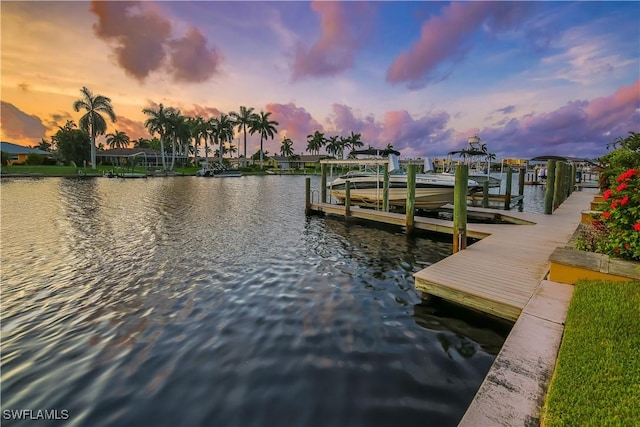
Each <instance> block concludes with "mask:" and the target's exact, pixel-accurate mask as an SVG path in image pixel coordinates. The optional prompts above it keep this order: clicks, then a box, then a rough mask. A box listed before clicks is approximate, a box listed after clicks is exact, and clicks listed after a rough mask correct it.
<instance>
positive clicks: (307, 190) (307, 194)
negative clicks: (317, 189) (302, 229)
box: [304, 177, 311, 215]
mask: <svg viewBox="0 0 640 427" xmlns="http://www.w3.org/2000/svg"><path fill="white" fill-rule="evenodd" d="M310 213H311V178H310V177H306V178H305V179H304V214H305V215H309V214H310Z"/></svg>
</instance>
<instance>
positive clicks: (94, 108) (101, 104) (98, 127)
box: [73, 86, 116, 169]
mask: <svg viewBox="0 0 640 427" xmlns="http://www.w3.org/2000/svg"><path fill="white" fill-rule="evenodd" d="M80 93H82V98H81V99H78V100H76V101H75V102H74V103H73V109H74V110H75V111H80V110H85V111H86V113H85V114H84V115H83V116H82V117H81V118H80V121H79V122H78V124H79V125H80V128H81V129H83V130H85V131H86V132H87V133H88V134H89V135H90V136H91V168H92V169H95V168H96V136H97V135H104V133H105V132H106V131H107V122H106V121H105V119H104V117H102V113H104V114H106V115H107V116H108V117H109V119H111V122H112V123H113V122H115V121H116V114H115V113H114V112H113V106H112V105H111V99H110V98H107V97H106V96H102V95H93V93H92V92H91V91H90V90H89V89H87V88H86V87H85V86H83V87H82V89H80Z"/></svg>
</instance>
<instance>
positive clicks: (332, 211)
mask: <svg viewBox="0 0 640 427" xmlns="http://www.w3.org/2000/svg"><path fill="white" fill-rule="evenodd" d="M452 208H453V206H452V205H447V206H446V207H445V210H450V209H452ZM311 211H312V212H316V213H323V214H329V215H336V216H341V217H345V207H344V205H336V204H332V203H312V204H311ZM467 213H468V214H469V216H471V215H473V214H474V213H477V215H478V216H480V217H483V218H489V217H493V218H496V217H497V218H500V219H502V220H508V219H507V217H509V218H510V219H511V222H513V224H527V223H528V224H534V220H535V215H532V214H527V213H522V212H509V211H498V210H496V209H487V208H473V207H468V208H467ZM348 217H349V218H356V219H362V220H365V221H373V222H378V223H383V224H389V225H396V226H400V227H404V226H406V215H405V214H400V213H393V212H383V211H377V210H373V209H365V208H360V207H358V206H351V209H350V212H349V216H348ZM513 227H519V226H518V225H512V224H473V223H468V224H467V237H470V238H472V239H483V238H485V237H487V236H490V235H492V234H494V233H497V232H498V230H500V229H502V230H506V229H510V230H512V231H515V229H514V228H513ZM414 228H415V229H416V230H423V231H431V232H434V233H443V234H453V221H449V220H446V219H439V218H427V217H421V216H416V217H414Z"/></svg>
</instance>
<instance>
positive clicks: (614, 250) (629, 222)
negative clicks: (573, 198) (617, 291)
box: [578, 169, 640, 261]
mask: <svg viewBox="0 0 640 427" xmlns="http://www.w3.org/2000/svg"><path fill="white" fill-rule="evenodd" d="M602 198H603V199H604V201H605V203H606V204H605V207H604V210H603V211H602V214H601V217H600V219H596V220H594V222H593V227H592V229H591V230H590V231H589V233H588V234H586V235H584V236H583V239H582V240H579V244H578V246H580V245H583V246H589V245H590V246H591V247H592V249H595V251H596V252H600V253H603V254H607V255H611V256H615V257H619V258H624V259H630V260H636V261H638V260H640V172H638V170H637V169H629V170H627V171H625V172H623V173H622V174H620V175H619V176H618V177H617V178H616V180H615V183H614V185H613V186H612V187H611V188H609V189H607V190H606V191H605V192H604V193H603V194H602ZM594 233H595V235H594ZM583 249H588V248H587V247H583Z"/></svg>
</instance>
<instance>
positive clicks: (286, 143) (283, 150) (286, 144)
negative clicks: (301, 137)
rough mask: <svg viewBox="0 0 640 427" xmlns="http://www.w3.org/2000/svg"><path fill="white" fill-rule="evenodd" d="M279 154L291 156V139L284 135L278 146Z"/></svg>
mask: <svg viewBox="0 0 640 427" xmlns="http://www.w3.org/2000/svg"><path fill="white" fill-rule="evenodd" d="M280 154H282V157H287V158H288V157H291V156H293V141H292V140H290V139H289V138H287V137H285V138H284V139H283V140H282V145H281V146H280Z"/></svg>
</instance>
